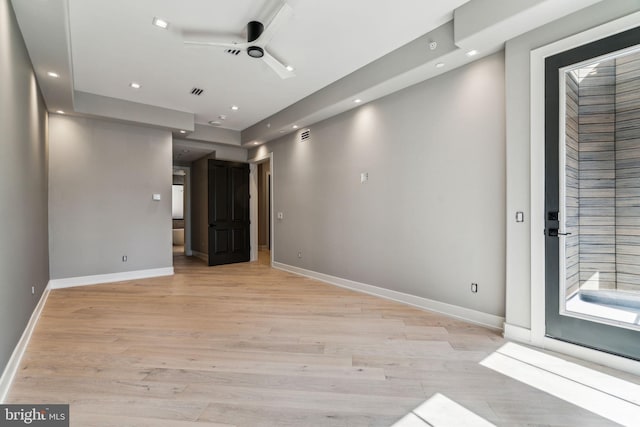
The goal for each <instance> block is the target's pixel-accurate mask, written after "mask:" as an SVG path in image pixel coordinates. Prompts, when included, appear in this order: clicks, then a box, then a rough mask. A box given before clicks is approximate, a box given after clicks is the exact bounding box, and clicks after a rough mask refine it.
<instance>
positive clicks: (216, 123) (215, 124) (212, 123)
mask: <svg viewBox="0 0 640 427" xmlns="http://www.w3.org/2000/svg"><path fill="white" fill-rule="evenodd" d="M209 124H210V125H211V126H221V125H222V123H220V122H218V121H216V120H211V121H210V122H209Z"/></svg>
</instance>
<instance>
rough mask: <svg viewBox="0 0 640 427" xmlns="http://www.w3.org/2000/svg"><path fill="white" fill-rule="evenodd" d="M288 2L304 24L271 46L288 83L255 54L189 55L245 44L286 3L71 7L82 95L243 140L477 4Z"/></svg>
mask: <svg viewBox="0 0 640 427" xmlns="http://www.w3.org/2000/svg"><path fill="white" fill-rule="evenodd" d="M287 2H288V3H289V4H290V5H291V6H292V8H293V11H294V15H293V17H292V18H291V19H290V20H289V22H287V23H286V24H284V25H283V26H282V27H281V29H280V30H279V31H278V33H277V34H276V36H275V37H274V38H273V40H272V41H271V43H270V44H269V45H268V48H269V50H270V51H271V52H272V53H273V54H274V56H276V57H278V58H280V59H281V60H282V61H283V62H285V63H287V64H290V65H292V66H293V67H295V73H296V77H294V78H290V79H286V80H282V79H280V78H279V77H278V75H277V74H275V73H274V72H273V71H272V70H271V69H270V68H268V67H267V66H266V64H264V63H263V62H262V61H260V60H256V59H253V58H250V57H249V56H247V55H246V54H245V53H241V54H240V55H238V56H232V55H229V54H226V53H224V51H223V50H222V49H219V48H214V47H200V46H197V47H193V46H185V45H184V44H183V38H184V37H183V34H182V31H184V30H187V31H203V32H205V33H210V35H211V36H214V37H216V38H217V39H221V40H226V39H227V38H228V37H230V36H231V35H234V34H235V36H236V37H238V38H242V37H244V35H243V34H242V33H243V31H244V28H245V26H246V23H247V22H248V21H250V20H259V21H262V22H264V23H265V25H266V24H267V23H268V22H269V20H270V19H271V17H272V16H273V15H274V14H275V12H276V11H277V10H278V8H279V7H280V5H281V0H233V1H221V0H180V1H176V0H135V1H131V0H108V1H105V0H69V27H70V41H71V57H72V59H71V65H72V70H73V86H74V89H75V90H77V91H82V92H88V93H92V94H96V95H101V96H107V97H112V98H118V99H123V100H127V101H133V102H137V103H142V104H148V105H153V106H157V107H163V108H168V109H172V110H179V111H185V112H190V113H194V114H195V122H196V123H200V124H206V123H207V122H208V121H210V120H218V116H219V115H226V116H227V119H226V120H225V121H224V122H223V127H225V128H229V129H234V130H243V129H245V128H247V127H249V126H251V125H253V124H255V123H256V122H258V121H260V120H262V119H264V118H265V117H268V116H270V115H272V114H275V113H276V112H278V111H280V110H282V109H283V108H285V107H287V106H289V105H291V104H293V103H294V102H296V101H298V100H300V99H302V98H305V97H306V96H308V95H310V94H312V93H313V92H316V91H318V90H319V89H321V88H323V87H325V86H327V85H328V84H330V83H332V82H334V81H336V80H338V79H340V78H342V77H344V76H346V75H348V74H350V73H352V72H354V71H355V70H357V69H359V68H361V67H363V66H364V65H366V64H368V63H370V62H372V61H374V60H376V59H378V58H380V57H382V56H384V55H386V54H387V53H389V52H391V51H393V50H394V49H397V48H398V47H400V46H402V45H404V44H406V43H408V42H410V41H412V40H414V39H416V38H417V37H419V36H421V35H423V34H425V33H427V32H429V31H430V30H432V29H434V28H436V27H438V26H439V25H441V24H443V23H445V22H447V21H449V20H450V19H451V18H452V11H453V10H454V9H455V8H457V7H459V6H460V5H461V4H463V3H466V2H467V0H429V1H425V0H398V1H395V2H388V1H372V0H348V1H345V0H322V1H320V0H315V1H313V0H307V1H303V0H287ZM154 17H161V18H163V19H166V20H167V21H169V22H170V26H169V29H168V30H162V29H160V28H157V27H155V26H153V25H152V19H153V18H154ZM132 81H135V82H137V83H140V84H141V85H142V87H141V88H140V89H138V90H135V89H132V88H131V87H129V84H130V83H131V82H132ZM193 87H199V88H202V89H204V93H203V95H202V96H200V97H195V96H193V95H191V94H190V93H189V92H190V91H191V89H192V88H193ZM232 105H237V106H238V107H239V110H238V111H232V110H231V106H232Z"/></svg>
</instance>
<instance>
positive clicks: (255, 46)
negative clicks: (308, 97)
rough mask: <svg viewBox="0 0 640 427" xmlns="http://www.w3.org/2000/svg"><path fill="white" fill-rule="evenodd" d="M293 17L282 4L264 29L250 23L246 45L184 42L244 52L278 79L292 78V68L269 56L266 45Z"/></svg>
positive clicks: (291, 11)
mask: <svg viewBox="0 0 640 427" xmlns="http://www.w3.org/2000/svg"><path fill="white" fill-rule="evenodd" d="M292 15H293V9H292V8H291V6H289V5H288V4H287V3H283V4H282V6H281V7H280V9H279V10H278V12H277V13H276V15H275V16H274V17H273V19H272V20H271V22H270V23H269V25H267V26H266V27H265V26H264V25H263V24H262V23H261V22H258V21H251V22H249V23H248V24H247V41H246V43H237V42H226V43H225V42H217V41H198V40H185V41H184V43H185V44H187V45H199V46H213V47H220V48H224V49H226V51H227V52H229V53H233V54H236V55H237V54H238V53H239V52H241V51H246V52H247V54H248V55H249V56H250V57H252V58H257V59H262V60H263V61H264V62H265V63H266V64H267V65H268V66H269V67H271V69H273V71H275V72H276V73H277V74H278V75H279V76H280V78H282V79H288V78H290V77H294V76H295V73H294V72H293V68H292V67H290V66H287V65H285V64H283V63H282V62H280V61H279V60H278V59H276V58H275V57H274V56H273V55H271V54H270V53H269V52H268V51H267V48H266V45H267V44H268V43H269V42H270V41H271V39H272V38H273V36H275V34H276V32H277V31H278V29H279V28H280V27H281V26H282V24H283V23H285V22H287V21H288V20H289V19H290V18H291V16H292Z"/></svg>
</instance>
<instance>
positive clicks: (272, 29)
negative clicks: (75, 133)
mask: <svg viewBox="0 0 640 427" xmlns="http://www.w3.org/2000/svg"><path fill="white" fill-rule="evenodd" d="M292 16H293V8H292V7H291V6H289V4H288V3H282V7H281V8H280V10H278V13H276V16H274V17H273V19H272V20H271V22H270V23H269V25H267V26H266V27H265V29H264V31H263V32H262V34H261V35H260V37H258V40H256V44H259V45H262V46H264V45H266V44H267V43H269V42H270V41H271V39H272V38H273V36H275V35H276V33H277V32H278V29H279V28H280V27H281V26H282V24H284V23H285V22H287V21H289V19H291V17H292Z"/></svg>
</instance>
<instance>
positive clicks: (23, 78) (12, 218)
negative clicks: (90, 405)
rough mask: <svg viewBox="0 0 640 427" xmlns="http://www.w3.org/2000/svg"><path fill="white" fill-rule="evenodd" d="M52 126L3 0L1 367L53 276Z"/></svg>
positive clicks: (0, 17)
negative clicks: (50, 227) (49, 200)
mask: <svg viewBox="0 0 640 427" xmlns="http://www.w3.org/2000/svg"><path fill="white" fill-rule="evenodd" d="M46 126H47V116H46V111H45V107H44V103H43V100H42V97H41V95H40V91H39V88H38V85H37V83H36V80H35V76H34V74H33V69H32V67H31V62H30V60H29V56H28V55H27V51H26V48H25V46H24V42H23V40H22V36H21V34H20V31H19V29H18V26H17V23H16V21H15V17H14V15H13V9H12V8H11V5H10V3H9V0H0V135H2V136H1V139H2V140H1V141H0V173H1V176H0V373H1V372H2V371H3V370H4V367H5V365H6V363H7V361H8V360H9V357H10V356H11V353H12V352H13V349H14V347H15V345H16V344H17V343H18V340H19V338H20V335H21V334H22V332H23V330H24V328H25V326H26V325H27V322H28V320H29V317H30V316H31V313H32V312H33V309H34V308H35V306H36V304H37V302H38V300H39V298H40V296H41V295H42V292H43V291H44V288H45V287H46V285H47V282H48V281H49V255H48V244H47V239H48V231H47V185H48V184H47V133H46ZM32 286H35V289H36V291H35V295H31V287H32Z"/></svg>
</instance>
